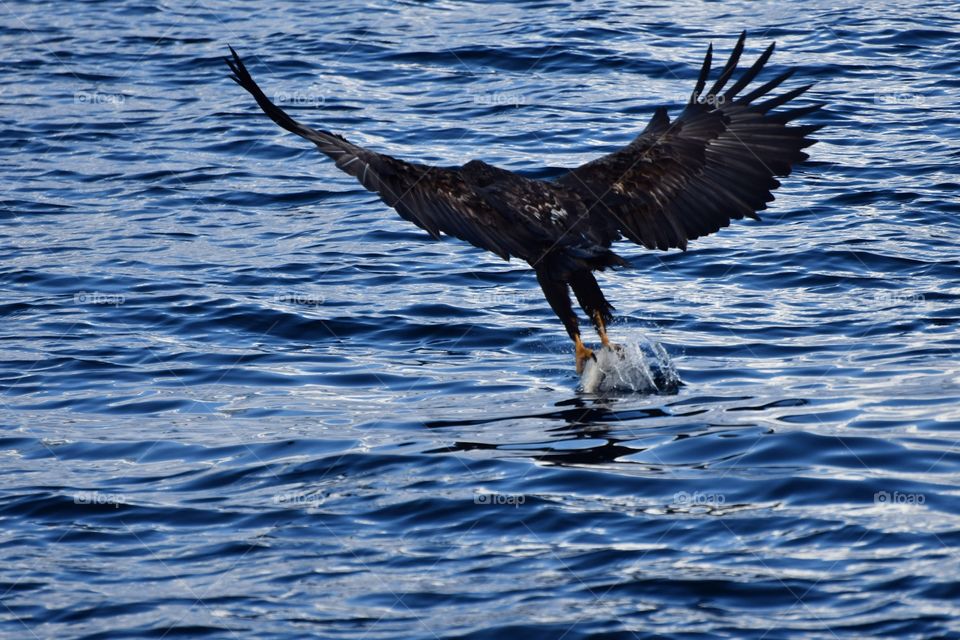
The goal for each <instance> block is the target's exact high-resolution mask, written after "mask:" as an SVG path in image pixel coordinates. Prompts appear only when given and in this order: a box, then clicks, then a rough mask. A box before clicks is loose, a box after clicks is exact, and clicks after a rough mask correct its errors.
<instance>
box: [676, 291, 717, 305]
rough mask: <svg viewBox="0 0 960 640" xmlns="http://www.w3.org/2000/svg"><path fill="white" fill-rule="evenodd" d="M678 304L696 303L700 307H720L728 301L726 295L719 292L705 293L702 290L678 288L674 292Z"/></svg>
mask: <svg viewBox="0 0 960 640" xmlns="http://www.w3.org/2000/svg"><path fill="white" fill-rule="evenodd" d="M673 301H674V302H675V303H676V304H682V305H694V306H698V307H704V306H706V307H718V306H721V305H723V304H724V303H725V302H726V296H724V295H722V294H719V293H704V292H702V291H685V290H684V289H678V290H677V291H676V292H674V294H673Z"/></svg>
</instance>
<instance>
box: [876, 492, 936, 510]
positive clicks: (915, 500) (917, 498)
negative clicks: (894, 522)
mask: <svg viewBox="0 0 960 640" xmlns="http://www.w3.org/2000/svg"><path fill="white" fill-rule="evenodd" d="M926 502H927V496H925V495H924V494H922V493H903V492H901V491H894V492H893V493H890V492H889V491H877V492H876V493H875V494H873V504H875V505H877V506H880V507H886V506H890V505H897V506H904V505H922V504H926Z"/></svg>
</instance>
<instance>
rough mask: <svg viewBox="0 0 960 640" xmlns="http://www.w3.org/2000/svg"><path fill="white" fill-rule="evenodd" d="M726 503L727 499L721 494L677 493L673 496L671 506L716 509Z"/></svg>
mask: <svg viewBox="0 0 960 640" xmlns="http://www.w3.org/2000/svg"><path fill="white" fill-rule="evenodd" d="M726 501H727V497H726V496H725V495H723V494H722V493H707V492H704V491H694V492H693V493H690V492H688V491H677V492H676V493H675V494H673V504H674V505H676V506H678V507H718V506H720V505H722V504H724V503H726Z"/></svg>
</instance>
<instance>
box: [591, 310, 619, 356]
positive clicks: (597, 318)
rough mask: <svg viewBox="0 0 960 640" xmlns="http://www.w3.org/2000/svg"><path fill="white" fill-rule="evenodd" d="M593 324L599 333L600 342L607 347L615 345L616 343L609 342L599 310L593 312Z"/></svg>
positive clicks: (605, 326)
mask: <svg viewBox="0 0 960 640" xmlns="http://www.w3.org/2000/svg"><path fill="white" fill-rule="evenodd" d="M593 326H595V327H596V328H597V333H598V334H599V335H600V342H601V344H603V346H605V347H607V348H608V349H610V348H613V347H615V346H616V345H615V344H613V343H612V342H610V338H609V337H608V336H607V325H606V323H605V322H604V321H603V315H601V313H600V312H599V311H594V312H593Z"/></svg>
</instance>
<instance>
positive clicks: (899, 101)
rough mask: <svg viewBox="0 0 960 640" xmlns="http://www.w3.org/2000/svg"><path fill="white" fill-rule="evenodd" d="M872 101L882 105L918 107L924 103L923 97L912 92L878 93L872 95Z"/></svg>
mask: <svg viewBox="0 0 960 640" xmlns="http://www.w3.org/2000/svg"><path fill="white" fill-rule="evenodd" d="M873 101H874V103H876V104H883V105H905V106H914V107H919V106H921V105H923V103H924V102H926V99H925V98H924V97H923V95H921V94H919V93H914V92H912V91H878V92H877V93H875V94H873Z"/></svg>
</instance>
